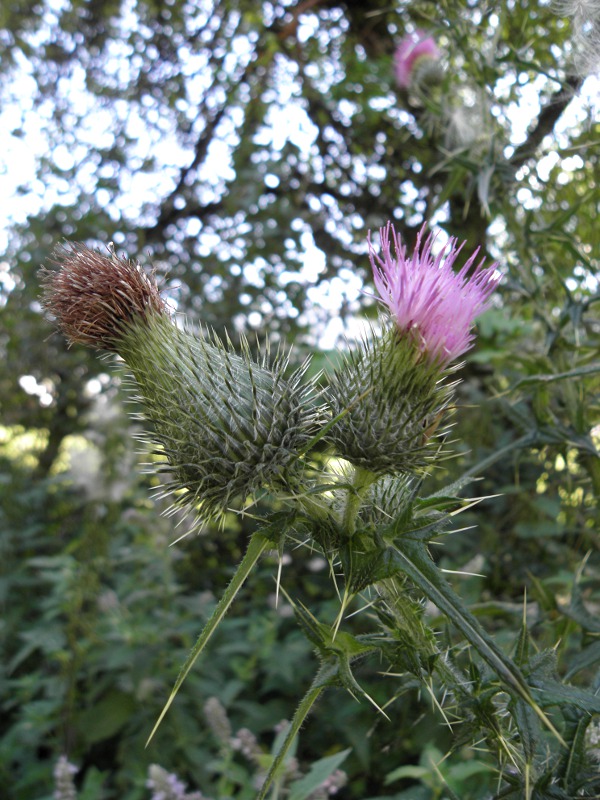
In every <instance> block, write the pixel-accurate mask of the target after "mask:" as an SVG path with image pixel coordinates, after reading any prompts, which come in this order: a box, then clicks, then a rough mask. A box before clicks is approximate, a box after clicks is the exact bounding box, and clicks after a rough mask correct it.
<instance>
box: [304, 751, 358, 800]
mask: <svg viewBox="0 0 600 800" xmlns="http://www.w3.org/2000/svg"><path fill="white" fill-rule="evenodd" d="M351 749H352V748H348V749H347V750H342V751H341V752H340V753H335V755H332V756H327V757H326V758H321V759H319V761H315V763H314V764H312V766H311V768H310V771H309V772H308V774H306V775H305V776H304V777H303V778H301V779H300V780H299V781H295V782H294V783H293V784H292V785H291V786H290V796H289V800H306V798H307V797H309V796H310V795H311V794H312V793H313V792H314V791H315V790H316V789H318V788H319V786H321V784H323V783H324V782H325V781H326V780H327V778H328V777H329V776H330V775H331V774H332V773H333V772H335V770H336V769H337V768H338V767H339V766H340V764H341V763H342V762H343V761H345V759H346V758H347V757H348V755H349V753H350V752H351Z"/></svg>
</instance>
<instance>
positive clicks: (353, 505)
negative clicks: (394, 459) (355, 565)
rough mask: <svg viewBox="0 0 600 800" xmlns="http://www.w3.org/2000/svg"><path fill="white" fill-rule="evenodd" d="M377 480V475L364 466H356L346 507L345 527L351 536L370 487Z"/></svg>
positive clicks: (347, 533)
mask: <svg viewBox="0 0 600 800" xmlns="http://www.w3.org/2000/svg"><path fill="white" fill-rule="evenodd" d="M376 480H377V475H375V473H373V472H370V471H369V470H368V469H363V468H362V467H355V468H354V480H353V482H352V488H351V489H349V490H348V495H347V497H346V507H345V509H344V518H343V527H344V531H345V533H346V535H347V536H348V538H350V537H351V536H352V535H353V534H354V532H355V530H356V516H357V514H358V511H359V509H360V507H361V505H362V501H363V498H364V496H365V493H366V492H367V490H368V488H369V487H370V486H371V484H373V483H374V482H375V481H376Z"/></svg>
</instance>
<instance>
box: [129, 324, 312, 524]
mask: <svg viewBox="0 0 600 800" xmlns="http://www.w3.org/2000/svg"><path fill="white" fill-rule="evenodd" d="M119 354H120V355H121V357H122V358H123V359H124V361H125V362H126V364H127V365H128V367H129V368H130V369H131V373H132V376H133V378H134V386H133V387H132V388H134V390H137V399H138V400H140V401H141V403H142V404H143V407H144V416H145V418H146V419H147V420H148V421H149V422H150V423H151V425H152V431H151V432H147V433H145V434H144V435H143V438H145V439H146V440H147V441H148V442H150V443H151V445H152V446H153V447H154V448H155V452H156V453H159V454H161V455H163V456H164V457H165V458H166V463H164V464H163V465H161V470H165V471H168V472H170V473H171V474H172V476H173V479H174V480H173V482H172V483H171V484H170V485H169V487H168V491H169V493H170V492H174V493H175V496H176V499H175V503H174V506H175V507H177V506H184V507H191V506H194V507H197V509H196V510H197V514H198V520H204V519H207V518H211V517H218V516H219V515H221V514H222V513H223V512H224V511H225V510H226V509H227V508H228V507H229V506H230V504H231V502H232V501H233V500H234V499H235V498H236V497H239V498H241V499H242V500H243V499H244V498H246V497H248V496H249V495H251V494H252V493H254V492H255V491H256V490H258V489H260V488H262V487H274V488H279V489H292V488H293V486H294V484H295V481H296V478H297V477H298V475H299V473H300V471H301V468H302V464H301V461H300V460H299V458H298V455H299V453H300V451H301V450H302V447H303V446H304V445H305V444H307V443H308V441H309V440H310V438H311V435H314V433H315V431H316V422H317V417H318V410H317V409H315V405H314V399H313V398H314V392H313V388H312V384H310V383H308V384H302V383H301V380H302V377H303V375H304V373H305V370H306V366H307V365H306V364H305V365H304V366H303V367H301V368H300V369H298V370H296V372H295V373H293V375H292V376H291V377H290V378H288V379H286V378H285V377H284V373H285V372H286V370H287V367H288V358H287V357H286V356H284V355H281V354H279V355H277V356H275V358H274V359H273V360H272V362H270V360H269V357H268V355H266V356H264V357H263V358H262V359H261V361H260V362H258V361H254V360H253V359H252V357H251V354H250V350H249V347H248V345H247V344H246V343H242V348H241V355H238V354H237V353H235V352H233V350H232V348H231V346H227V345H225V344H223V342H221V341H220V340H219V339H218V338H216V337H211V338H208V337H204V336H202V335H194V334H192V333H190V332H188V331H185V330H181V329H179V328H177V327H176V326H175V325H173V323H172V322H171V320H170V319H168V318H166V317H163V316H154V318H153V319H152V320H151V321H150V323H146V324H144V325H143V326H140V325H132V326H130V328H129V329H128V331H127V333H126V334H125V335H124V336H123V338H122V340H121V341H120V343H119ZM178 490H183V492H182V493H181V494H178Z"/></svg>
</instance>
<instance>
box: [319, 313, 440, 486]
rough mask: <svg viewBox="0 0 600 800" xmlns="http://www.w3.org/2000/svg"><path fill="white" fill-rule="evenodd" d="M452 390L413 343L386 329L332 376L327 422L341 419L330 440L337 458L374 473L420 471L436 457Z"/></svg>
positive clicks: (355, 352) (347, 357)
mask: <svg viewBox="0 0 600 800" xmlns="http://www.w3.org/2000/svg"><path fill="white" fill-rule="evenodd" d="M452 388H453V387H452V385H448V384H444V383H443V372H441V371H440V368H439V366H437V365H435V364H431V363H429V362H428V361H427V360H426V359H424V358H423V357H422V356H421V354H419V353H418V351H417V349H416V347H415V345H414V342H412V341H410V339H407V338H406V337H402V336H401V335H400V334H399V333H398V331H397V330H396V329H395V328H389V329H388V330H385V331H384V333H383V335H382V336H379V337H377V336H372V337H370V338H369V339H366V340H365V341H363V342H361V344H360V345H359V347H358V349H357V350H355V351H352V352H350V353H349V354H348V355H347V356H346V357H345V360H344V364H343V365H342V367H340V368H338V369H337V370H336V371H335V372H334V374H333V375H332V377H331V381H330V386H329V389H328V390H327V399H328V401H329V408H330V412H331V418H332V419H334V418H335V417H337V416H338V415H342V416H341V418H340V419H339V420H338V421H337V422H336V423H335V424H334V425H333V426H332V428H331V430H330V432H329V434H328V439H329V441H331V442H332V443H333V444H334V446H335V449H336V452H337V454H338V455H340V456H341V457H342V458H345V459H346V460H348V461H350V462H351V463H352V464H354V465H355V466H357V467H360V468H361V469H365V470H369V471H370V472H372V473H375V474H379V475H382V474H393V473H398V472H400V473H403V472H408V473H411V472H419V471H422V470H423V469H424V468H425V467H426V466H427V465H428V464H429V462H430V461H431V460H432V459H433V458H434V456H435V454H436V452H437V451H439V446H440V444H439V433H437V428H438V425H439V422H440V419H441V417H442V414H443V412H444V411H445V409H446V408H447V406H448V404H449V402H450V398H451V395H452ZM434 434H435V435H434Z"/></svg>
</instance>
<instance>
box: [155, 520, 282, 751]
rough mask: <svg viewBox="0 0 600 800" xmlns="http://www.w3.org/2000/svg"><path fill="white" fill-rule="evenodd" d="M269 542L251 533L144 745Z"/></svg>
mask: <svg viewBox="0 0 600 800" xmlns="http://www.w3.org/2000/svg"><path fill="white" fill-rule="evenodd" d="M267 530H268V529H266V530H265V533H267ZM269 544H270V539H268V538H267V537H266V536H265V535H263V534H262V533H261V532H257V533H255V534H254V535H253V537H252V538H251V539H250V544H249V545H248V549H247V550H246V554H245V555H244V558H243V559H242V562H241V564H240V565H239V567H238V568H237V570H236V571H235V575H234V576H233V578H232V579H231V583H230V584H229V586H228V587H227V589H226V590H225V594H224V595H223V597H222V598H221V599H220V600H219V602H218V603H217V607H216V608H215V610H214V612H213V614H212V616H211V617H210V619H209V620H208V622H207V623H206V625H205V626H204V629H203V631H202V633H201V634H200V636H199V637H198V641H197V642H196V644H195V645H194V647H193V648H192V651H191V653H190V654H189V656H188V657H187V659H186V661H185V664H184V665H183V667H182V668H181V672H180V673H179V676H178V677H177V680H176V681H175V685H174V686H173V689H172V691H171V694H170V696H169V699H168V700H167V702H166V703H165V706H164V708H163V710H162V711H161V713H160V716H159V718H158V720H157V721H156V724H155V725H154V727H153V728H152V731H151V733H150V736H149V737H148V741H147V742H146V747H147V746H148V744H149V743H150V741H151V739H152V737H153V736H154V734H155V733H156V731H157V730H158V726H159V725H160V723H161V722H162V720H163V718H164V716H165V714H166V713H167V711H168V710H169V708H170V706H171V703H172V702H173V700H174V699H175V697H176V695H177V692H178V691H179V689H180V688H181V685H182V684H183V682H184V680H185V679H186V677H187V675H188V673H189V671H190V670H191V668H192V667H193V666H194V663H195V662H196V660H197V659H198V657H199V656H200V653H201V652H202V651H203V650H204V648H205V647H206V645H207V643H208V640H209V639H210V638H211V636H212V635H213V633H214V632H215V631H216V629H217V627H218V626H219V623H220V622H221V620H222V619H223V617H224V616H225V614H226V613H227V611H228V610H229V606H230V605H231V604H232V603H233V601H234V600H235V597H236V595H237V593H238V592H239V591H240V589H241V588H242V586H243V585H244V581H245V580H246V578H247V577H248V575H249V574H250V572H251V571H252V569H253V567H254V565H255V564H256V562H257V561H258V559H259V558H260V557H261V555H262V554H263V552H264V551H265V549H266V548H267V547H268V545H269Z"/></svg>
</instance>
